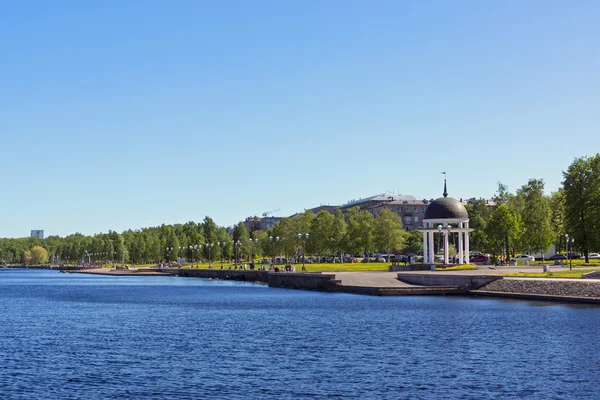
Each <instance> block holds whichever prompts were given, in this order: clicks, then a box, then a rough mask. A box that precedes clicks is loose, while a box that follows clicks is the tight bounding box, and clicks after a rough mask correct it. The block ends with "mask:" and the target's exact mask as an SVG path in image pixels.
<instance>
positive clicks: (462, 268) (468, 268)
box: [436, 264, 477, 271]
mask: <svg viewBox="0 0 600 400" xmlns="http://www.w3.org/2000/svg"><path fill="white" fill-rule="evenodd" d="M474 269H477V267H475V266H474V265H471V264H465V265H455V266H454V267H446V268H436V271H471V270H474Z"/></svg>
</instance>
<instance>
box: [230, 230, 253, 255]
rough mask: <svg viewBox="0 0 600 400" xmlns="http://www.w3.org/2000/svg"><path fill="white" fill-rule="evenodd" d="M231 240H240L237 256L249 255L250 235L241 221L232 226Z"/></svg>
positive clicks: (235, 241)
mask: <svg viewBox="0 0 600 400" xmlns="http://www.w3.org/2000/svg"><path fill="white" fill-rule="evenodd" d="M232 233H233V242H234V243H237V242H238V241H239V242H240V250H239V251H240V253H239V254H238V256H239V257H240V258H243V257H245V256H248V257H250V250H251V249H250V240H249V239H250V235H249V234H248V230H247V229H246V225H244V223H243V222H239V223H238V224H237V225H236V226H234V227H233V232H232Z"/></svg>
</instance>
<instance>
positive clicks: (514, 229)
mask: <svg viewBox="0 0 600 400" xmlns="http://www.w3.org/2000/svg"><path fill="white" fill-rule="evenodd" d="M522 225H523V223H522V221H521V216H520V215H518V214H517V212H516V211H515V210H514V208H513V207H511V206H510V205H508V204H507V203H504V204H500V205H499V206H497V207H496V208H495V209H494V211H493V213H492V215H491V216H490V219H489V220H488V223H487V226H486V235H487V237H488V243H489V246H490V248H489V250H490V252H491V253H492V254H502V253H503V250H505V251H506V253H505V254H506V256H507V257H509V253H510V251H509V249H510V248H511V245H514V244H515V242H517V240H518V239H519V238H520V237H521V232H522Z"/></svg>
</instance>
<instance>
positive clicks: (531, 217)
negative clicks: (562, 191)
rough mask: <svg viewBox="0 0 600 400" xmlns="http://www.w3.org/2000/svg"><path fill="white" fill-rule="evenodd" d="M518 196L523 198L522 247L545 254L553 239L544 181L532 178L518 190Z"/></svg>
mask: <svg viewBox="0 0 600 400" xmlns="http://www.w3.org/2000/svg"><path fill="white" fill-rule="evenodd" d="M517 197H518V198H522V199H523V201H522V203H523V206H522V207H523V208H522V211H521V220H522V222H523V235H522V245H521V247H522V248H523V249H527V250H529V252H530V253H531V252H532V251H535V252H540V253H542V255H543V254H544V253H545V252H546V250H548V248H549V247H550V245H551V244H552V239H553V232H552V225H551V211H550V204H549V202H548V199H547V198H546V197H545V196H544V181H543V180H542V179H530V180H529V182H528V183H527V185H524V186H523V187H521V189H520V190H519V191H518V194H517Z"/></svg>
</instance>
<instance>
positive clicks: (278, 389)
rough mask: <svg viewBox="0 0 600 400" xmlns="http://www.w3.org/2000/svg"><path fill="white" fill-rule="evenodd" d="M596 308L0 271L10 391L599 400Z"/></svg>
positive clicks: (2, 362) (2, 342) (0, 367)
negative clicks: (375, 295) (359, 294)
mask: <svg viewBox="0 0 600 400" xmlns="http://www.w3.org/2000/svg"><path fill="white" fill-rule="evenodd" d="M599 337H600V308H597V307H578V306H565V305H558V304H551V303H531V302H525V301H506V300H495V299H473V298H461V297H368V296H357V295H347V294H332V293H320V292H309V291H300V290H286V289H273V288H268V287H266V286H263V285H255V284H251V283H241V282H225V281H212V280H202V279H193V278H178V277H106V276H90V275H79V274H61V273H58V272H55V271H33V270H7V269H4V270H0V398H3V399H115V398H124V399H125V398H126V399H138V398H143V399H202V398H221V399H286V398H344V399H346V398H347V399H352V398H355V399H402V398H405V399H499V398H502V399H504V398H506V399H600V385H599V382H600V346H599V344H598V343H599V341H598V339H599Z"/></svg>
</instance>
